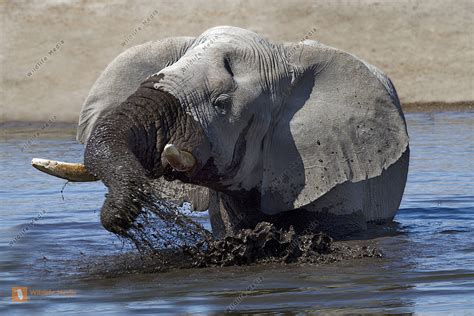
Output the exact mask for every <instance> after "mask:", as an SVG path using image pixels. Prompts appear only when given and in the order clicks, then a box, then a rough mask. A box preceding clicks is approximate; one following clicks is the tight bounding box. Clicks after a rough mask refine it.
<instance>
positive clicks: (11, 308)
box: [0, 112, 474, 314]
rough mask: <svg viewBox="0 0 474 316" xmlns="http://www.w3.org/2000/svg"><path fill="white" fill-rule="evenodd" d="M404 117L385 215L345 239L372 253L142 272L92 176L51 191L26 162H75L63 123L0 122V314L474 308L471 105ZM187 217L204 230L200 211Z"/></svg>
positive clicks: (78, 150)
mask: <svg viewBox="0 0 474 316" xmlns="http://www.w3.org/2000/svg"><path fill="white" fill-rule="evenodd" d="M407 121H408V125H409V132H410V136H411V149H412V151H411V153H412V160H411V166H410V174H409V179H408V185H407V189H406V194H405V196H404V200H403V203H402V206H401V209H400V211H399V213H398V215H397V217H396V222H395V223H393V225H391V226H390V227H387V228H385V229H383V230H380V229H379V230H378V231H376V232H371V233H369V234H364V235H360V236H355V237H354V239H357V240H355V241H349V243H351V242H352V243H356V244H358V243H365V244H369V245H371V246H373V247H377V248H379V249H381V250H382V252H383V253H384V257H383V258H362V259H350V260H343V261H340V262H336V263H331V264H309V263H306V264H289V265H282V264H276V263H270V264H264V265H253V266H239V267H224V268H218V267H212V268H201V269H187V270H175V271H170V272H165V273H144V272H151V271H153V270H152V269H151V268H150V264H149V262H147V261H146V260H145V261H137V260H135V258H136V257H135V256H134V255H133V252H132V251H133V247H132V246H130V245H128V244H126V243H125V244H124V243H122V242H121V241H120V240H119V239H117V238H116V237H115V236H113V235H111V234H109V233H108V232H106V231H105V230H104V229H102V228H101V227H100V224H99V214H98V209H99V208H100V206H101V204H102V201H103V195H104V193H105V192H106V190H105V188H104V187H103V186H102V184H100V183H90V184H68V185H67V186H66V187H65V188H64V190H63V193H62V195H61V189H62V187H63V185H64V181H61V180H59V179H54V178H51V177H46V176H44V175H42V174H40V173H39V172H37V171H36V170H34V169H33V168H31V167H30V166H29V161H30V159H31V158H32V157H52V158H55V159H60V160H73V161H78V160H80V159H81V157H82V147H81V146H80V145H78V144H77V143H76V142H75V141H74V137H73V130H72V129H71V128H70V127H65V126H59V125H58V124H53V125H51V126H47V127H46V128H42V126H41V124H40V125H37V126H32V127H25V126H23V127H15V128H12V126H8V128H7V127H6V126H2V133H1V135H0V137H1V142H0V155H1V156H0V172H1V177H0V183H1V188H0V197H1V203H0V253H1V256H0V291H1V292H2V294H3V295H1V297H2V303H1V304H0V313H1V314H4V313H5V312H16V313H28V314H35V313H46V312H48V313H66V312H69V313H77V314H84V313H97V312H106V313H109V314H129V313H132V312H133V313H140V314H145V313H158V312H164V313H190V312H195V313H196V312H201V313H219V312H222V311H225V310H236V311H237V310H238V311H260V312H264V311H270V310H277V311H301V312H304V311H336V312H342V311H345V312H349V311H351V312H353V311H358V312H382V311H384V312H424V313H434V312H437V313H440V314H444V313H445V312H448V311H449V312H456V313H463V312H470V313H474V306H473V303H472V299H471V298H472V297H474V242H473V240H474V207H473V205H474V185H473V180H474V171H473V170H474V158H473V154H474V146H473V144H474V131H473V121H474V113H473V112H435V113H413V114H407ZM37 133H39V134H37ZM192 216H194V218H195V220H196V221H198V222H199V223H202V224H203V225H204V226H205V227H207V228H209V224H208V218H207V214H205V213H204V214H200V215H192ZM374 236H375V237H374ZM130 258H132V259H134V260H129V259H130ZM130 262H132V263H133V266H132V265H131V264H130ZM132 272H133V273H132ZM13 286H24V287H28V288H29V291H28V294H29V296H28V301H27V302H24V303H12V299H11V292H12V287H13ZM39 290H43V291H42V292H41V291H39ZM48 291H49V292H48ZM51 291H55V292H51Z"/></svg>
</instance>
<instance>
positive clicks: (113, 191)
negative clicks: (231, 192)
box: [84, 85, 192, 236]
mask: <svg viewBox="0 0 474 316" xmlns="http://www.w3.org/2000/svg"><path fill="white" fill-rule="evenodd" d="M179 109H180V105H179V104H177V100H176V99H175V98H174V97H173V96H171V95H170V94H168V93H165V92H163V91H158V90H155V89H153V88H152V87H147V86H146V85H145V86H144V85H142V86H141V87H140V88H139V89H138V90H137V91H136V92H135V93H134V94H133V95H132V96H130V97H129V98H128V99H127V100H126V101H125V102H124V103H122V104H121V105H119V106H118V107H116V108H115V109H114V110H112V111H111V112H109V113H107V114H106V115H104V116H103V117H101V118H100V119H99V120H98V122H97V123H96V125H95V127H94V129H93V131H92V133H91V135H90V137H89V140H88V142H87V145H86V149H85V153H84V163H85V166H86V168H87V170H88V171H89V172H90V173H91V174H93V175H94V176H96V177H97V178H99V179H100V180H102V182H103V183H104V184H105V185H106V186H107V188H108V190H109V192H108V194H107V195H106V200H105V202H104V205H103V207H102V210H101V222H102V225H103V226H104V228H105V229H107V230H109V231H111V232H113V233H116V234H120V235H124V236H126V231H127V229H128V228H129V227H130V225H131V224H132V223H133V221H134V220H135V218H136V217H137V215H138V214H139V213H140V211H141V208H142V207H143V206H144V205H146V202H148V201H149V200H150V199H152V197H151V192H152V189H151V185H150V180H151V179H153V178H158V177H161V176H162V175H163V173H164V171H165V166H164V165H163V164H162V160H163V158H166V157H162V154H163V151H164V149H165V146H166V145H167V144H168V143H169V142H170V139H171V138H172V137H173V135H174V134H175V133H176V132H175V129H176V122H179V121H180V117H179V116H180V110H179ZM169 146H170V145H168V146H167V150H165V152H166V153H168V156H169V157H170V158H171V160H172V161H173V162H174V164H175V165H179V166H180V167H182V168H184V167H186V168H188V167H189V166H190V164H191V163H190V161H191V162H192V158H190V157H189V155H190V156H191V157H192V155H191V154H189V155H188V156H186V155H185V157H184V158H183V157H182V155H180V152H179V150H178V153H176V151H172V152H171V154H169ZM173 159H174V160H173ZM180 162H184V165H183V164H182V163H180ZM183 166H184V167H183Z"/></svg>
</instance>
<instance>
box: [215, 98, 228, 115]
mask: <svg viewBox="0 0 474 316" xmlns="http://www.w3.org/2000/svg"><path fill="white" fill-rule="evenodd" d="M230 104H231V99H230V96H229V95H228V94H221V95H220V96H219V97H217V99H216V100H215V101H214V108H215V109H216V110H217V111H218V112H219V113H221V114H225V113H226V111H227V110H228V108H229V107H230Z"/></svg>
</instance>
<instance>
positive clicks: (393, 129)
mask: <svg viewBox="0 0 474 316" xmlns="http://www.w3.org/2000/svg"><path fill="white" fill-rule="evenodd" d="M285 50H286V57H287V61H288V63H289V66H290V68H291V69H292V72H293V80H292V87H291V89H290V91H289V92H287V93H286V94H285V95H284V101H283V105H282V108H281V109H280V112H279V113H278V114H277V116H276V119H275V120H274V122H275V123H274V126H273V128H272V129H271V130H272V131H273V133H272V134H271V135H269V137H268V139H266V141H265V144H264V159H263V160H264V171H263V173H264V174H263V179H262V188H261V193H262V198H261V209H262V211H263V212H264V213H266V214H275V213H279V212H281V211H284V210H290V209H295V208H300V207H304V206H305V205H308V204H309V203H311V202H313V201H315V200H316V199H318V198H320V197H321V196H323V195H324V194H326V193H328V192H329V191H330V190H331V189H332V188H334V187H335V186H337V185H338V184H342V183H344V182H348V181H350V182H359V181H363V180H366V179H370V178H374V177H377V176H379V175H380V174H381V173H382V171H383V170H385V169H387V168H388V167H389V166H390V165H392V164H394V163H395V162H397V160H398V159H399V158H400V157H401V156H402V154H403V153H404V152H405V150H406V149H407V146H408V134H407V130H406V124H405V118H404V116H403V113H402V111H401V108H400V103H399V100H398V97H397V93H396V91H395V89H394V87H393V85H392V83H391V82H390V80H389V79H388V78H387V77H386V76H385V75H384V74H383V73H382V72H381V71H379V70H378V69H376V68H375V67H374V66H371V65H369V64H367V63H365V62H364V61H362V60H360V59H358V58H357V57H355V56H353V55H351V54H348V53H346V52H343V51H340V50H337V49H335V48H331V47H328V46H325V45H322V44H319V43H318V42H315V41H306V42H304V43H299V44H287V45H285Z"/></svg>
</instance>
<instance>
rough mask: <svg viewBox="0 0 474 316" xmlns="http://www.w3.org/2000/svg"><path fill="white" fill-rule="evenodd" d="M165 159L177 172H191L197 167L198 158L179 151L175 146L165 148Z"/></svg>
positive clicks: (170, 145) (169, 145)
mask: <svg viewBox="0 0 474 316" xmlns="http://www.w3.org/2000/svg"><path fill="white" fill-rule="evenodd" d="M163 157H164V158H165V159H166V161H168V163H169V164H170V165H171V167H173V169H175V170H177V171H191V170H192V169H194V167H195V166H196V158H194V156H193V155H192V154H191V153H189V152H187V151H184V150H179V149H178V148H177V147H176V146H175V145H173V144H167V145H166V146H165V149H163Z"/></svg>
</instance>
